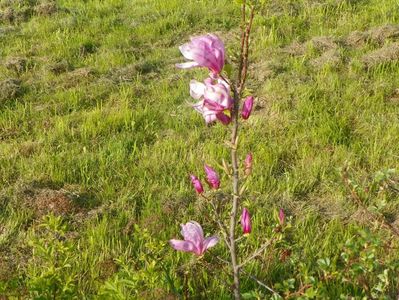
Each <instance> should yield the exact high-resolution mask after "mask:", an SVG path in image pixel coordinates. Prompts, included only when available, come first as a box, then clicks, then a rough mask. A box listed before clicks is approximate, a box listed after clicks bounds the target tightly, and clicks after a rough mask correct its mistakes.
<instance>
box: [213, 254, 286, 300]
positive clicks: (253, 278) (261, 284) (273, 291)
mask: <svg viewBox="0 0 399 300" xmlns="http://www.w3.org/2000/svg"><path fill="white" fill-rule="evenodd" d="M215 257H216V258H217V259H218V260H220V261H221V262H224V263H225V264H227V265H229V264H230V262H228V261H227V260H224V259H223V258H221V257H219V256H215ZM241 272H242V273H243V274H244V275H246V276H248V277H249V278H250V279H252V280H253V281H255V282H256V283H257V284H259V285H260V286H262V287H264V288H265V289H266V290H268V291H269V292H271V293H273V294H276V295H279V294H278V293H277V292H276V291H275V290H273V289H272V288H271V287H269V286H267V285H266V284H264V283H263V282H262V281H260V280H259V279H258V278H256V277H255V276H254V275H251V274H249V273H248V272H246V271H244V270H241Z"/></svg>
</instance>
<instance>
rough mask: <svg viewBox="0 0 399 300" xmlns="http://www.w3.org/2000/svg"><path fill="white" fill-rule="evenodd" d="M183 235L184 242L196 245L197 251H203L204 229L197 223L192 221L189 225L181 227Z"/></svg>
mask: <svg viewBox="0 0 399 300" xmlns="http://www.w3.org/2000/svg"><path fill="white" fill-rule="evenodd" d="M181 234H182V235H183V237H184V240H186V241H189V242H191V243H193V244H194V246H195V248H196V249H198V250H199V249H201V244H202V241H203V240H204V232H203V231H202V227H201V225H200V224H198V223H197V222H195V221H190V222H188V223H187V224H185V225H184V224H182V225H181Z"/></svg>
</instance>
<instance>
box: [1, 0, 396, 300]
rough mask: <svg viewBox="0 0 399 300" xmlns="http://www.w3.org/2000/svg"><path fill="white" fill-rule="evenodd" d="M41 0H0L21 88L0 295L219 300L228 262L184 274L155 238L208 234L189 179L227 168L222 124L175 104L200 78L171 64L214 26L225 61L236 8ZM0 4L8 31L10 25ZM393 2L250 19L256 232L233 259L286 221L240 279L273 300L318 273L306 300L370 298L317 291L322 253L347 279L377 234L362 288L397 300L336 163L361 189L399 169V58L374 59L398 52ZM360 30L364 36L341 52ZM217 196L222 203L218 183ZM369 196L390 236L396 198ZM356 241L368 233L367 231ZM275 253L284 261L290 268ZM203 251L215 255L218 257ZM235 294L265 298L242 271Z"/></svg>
mask: <svg viewBox="0 0 399 300" xmlns="http://www.w3.org/2000/svg"><path fill="white" fill-rule="evenodd" d="M48 2H49V1H47V2H41V1H33V0H32V1H28V0H21V1H15V2H14V3H13V2H12V1H11V2H10V1H6V0H0V12H2V13H1V16H2V17H1V19H0V57H1V62H2V63H1V64H0V82H5V81H6V80H9V79H15V80H16V82H18V85H19V88H18V89H16V90H13V89H15V87H11V90H12V91H15V93H14V94H13V93H10V92H9V89H10V88H8V90H7V89H6V86H5V84H0V89H1V90H0V93H1V94H2V95H6V96H0V296H1V295H5V296H8V297H10V298H11V299H13V297H21V298H29V297H30V298H34V299H47V298H49V297H50V296H49V295H51V291H56V292H55V293H56V296H57V297H58V298H60V299H61V298H64V299H71V298H74V297H75V298H77V299H82V298H88V299H91V298H99V299H112V298H115V299H165V298H166V297H170V298H171V299H173V298H174V297H175V298H179V297H182V298H184V297H189V298H204V299H228V298H229V297H230V292H229V284H230V280H231V279H230V277H229V276H228V272H226V269H225V266H223V264H220V262H218V261H217V260H215V259H214V257H213V256H211V255H205V257H204V258H203V259H202V262H200V263H196V262H194V261H193V260H192V257H191V256H190V255H188V254H182V253H176V252H175V251H173V250H172V249H171V248H170V247H169V246H168V245H167V241H168V239H170V238H172V237H177V236H179V224H180V223H183V222H187V221H189V220H191V219H194V220H197V221H198V222H200V223H201V224H204V228H205V230H206V232H208V233H210V234H211V233H213V232H215V231H216V228H217V227H215V226H214V224H212V222H210V221H209V220H208V219H207V217H206V214H207V210H206V209H205V208H204V205H203V204H201V203H200V201H199V200H198V199H196V196H195V194H194V191H193V189H192V187H191V185H190V182H189V178H188V174H190V173H195V174H198V175H201V177H203V176H202V172H203V171H202V167H203V163H204V162H207V163H209V164H211V165H214V166H216V165H217V164H221V160H222V158H224V159H225V160H227V161H228V159H229V152H228V149H227V148H226V147H225V146H224V145H223V143H222V141H223V140H224V139H227V138H228V132H227V131H226V128H225V127H223V126H221V125H216V126H213V127H206V126H205V125H204V122H203V120H202V118H201V117H200V116H199V115H197V114H196V113H195V112H194V111H193V110H192V109H190V107H189V106H188V105H187V101H191V100H190V97H189V93H188V82H189V80H190V79H191V78H196V79H200V78H202V77H204V76H205V75H206V72H205V71H203V70H193V71H182V70H177V69H175V68H174V64H175V63H177V62H179V61H182V60H183V58H182V56H181V55H180V54H179V51H178V46H179V45H180V44H182V43H184V42H185V41H187V40H188V39H189V37H190V36H191V35H195V34H201V33H205V32H216V33H218V34H219V35H220V36H221V37H222V38H223V39H224V40H225V42H226V47H227V48H228V52H229V54H230V56H232V57H234V53H236V51H237V49H238V24H239V18H240V8H239V6H238V5H237V4H234V1H227V0H220V1H211V0H204V1H195V0H184V1H183V0H165V1H158V0H135V1H128V0H110V1H100V0H91V1H68V0H60V1H57V2H56V7H57V10H56V11H55V12H53V13H51V14H50V13H49V14H46V13H40V10H38V7H39V6H40V5H43V3H48ZM10 7H12V8H13V9H14V11H13V13H14V14H15V19H14V21H12V22H10V21H9V20H7V19H6V18H5V17H4V12H6V11H7V10H8V9H9V8H10ZM398 8H399V6H398V4H397V3H396V1H392V0H378V1H377V0H357V1H355V0H346V1H344V0H330V1H322V0H319V1H318V0H301V1H283V0H270V1H268V3H267V4H266V5H265V6H264V7H262V9H261V10H260V12H259V14H257V16H256V18H255V22H254V31H253V35H252V38H251V49H252V50H251V54H250V59H251V70H250V76H249V79H248V88H249V90H250V91H253V93H254V94H255V95H256V96H257V102H256V103H257V109H256V111H255V112H254V114H253V116H251V118H250V119H249V121H248V122H246V123H245V124H244V125H243V127H242V131H241V132H242V135H241V149H240V157H241V158H242V159H243V158H244V157H245V155H246V153H247V152H248V151H252V152H253V154H254V172H253V175H252V177H251V178H250V179H249V180H250V185H249V190H248V191H247V192H246V194H245V199H244V201H245V203H246V204H247V205H248V208H249V209H250V211H251V212H252V214H253V215H254V218H253V222H254V224H253V227H254V233H253V235H251V237H249V238H248V239H247V244H246V246H245V247H244V246H243V248H242V250H241V251H243V252H244V253H246V252H250V251H251V249H253V248H254V247H255V246H256V245H257V244H259V240H262V239H267V238H268V237H269V236H270V235H271V233H272V226H274V225H275V223H276V216H275V213H276V211H277V210H278V208H280V207H282V208H284V209H285V211H286V213H287V215H288V216H290V218H291V221H290V222H291V223H292V228H291V229H289V230H287V234H286V236H285V237H284V242H283V243H282V244H279V245H276V246H275V247H274V248H273V249H268V250H267V251H266V253H265V255H264V257H263V258H262V259H259V261H258V263H257V264H253V265H250V266H248V269H247V271H248V272H251V273H252V274H254V275H256V276H257V277H258V278H259V279H261V280H262V281H263V282H265V283H266V284H267V285H268V286H271V287H273V288H275V289H277V290H279V292H280V294H281V295H284V291H287V289H285V288H283V287H279V284H280V285H282V284H283V283H284V282H285V281H287V280H289V279H291V278H294V279H295V280H296V281H295V284H294V287H293V288H292V289H291V292H294V291H296V290H298V289H300V287H301V282H302V283H303V282H305V283H308V282H310V281H311V280H310V279H309V278H310V277H314V278H316V280H315V282H316V283H314V285H313V287H312V289H314V290H315V293H316V294H315V295H316V296H314V297H315V298H314V299H327V298H330V299H339V297H340V295H347V296H349V295H351V296H353V297H356V299H360V298H361V297H370V296H369V294H367V292H366V291H365V288H364V286H363V287H362V286H361V284H359V283H357V282H343V281H340V280H339V278H340V277H339V276H337V277H335V278H334V279H331V280H324V281H323V275H322V274H323V271H322V269H320V268H321V267H320V266H319V265H318V259H321V258H326V257H328V258H330V259H331V261H332V262H333V265H334V268H336V270H337V272H339V273H341V274H344V273H345V272H347V270H346V269H345V266H344V263H343V262H342V261H341V253H343V252H345V251H349V250H347V249H349V248H350V247H352V246H345V243H346V242H347V241H348V240H351V239H354V240H355V242H354V244H355V246H353V247H357V246H356V245H358V246H359V245H361V246H359V247H360V248H361V249H360V250H359V249H357V248H356V249H357V250H356V251H358V253H360V254H359V255H362V253H363V254H364V253H368V252H367V251H368V249H369V248H367V247H364V248H362V247H363V245H374V244H373V243H374V242H375V241H377V240H379V239H381V240H383V241H384V243H382V245H381V244H378V243H376V245H375V248H372V247H371V246H370V247H371V248H372V249H374V250H375V256H376V257H378V262H379V263H380V265H378V266H373V267H372V268H371V269H372V270H371V271H370V270H369V269H367V268H368V266H369V264H370V261H369V260H364V261H363V263H364V265H363V267H364V268H365V269H367V270H368V272H369V273H370V274H371V275H370V278H366V279H364V280H365V282H366V283H367V284H369V287H372V285H373V284H374V283H375V281H376V280H377V275H379V274H380V273H381V272H382V271H383V270H384V269H385V268H387V269H390V268H392V270H391V269H390V271H389V272H390V273H389V276H390V277H389V281H390V284H389V285H388V287H387V288H386V289H385V290H384V291H383V292H381V294H379V295H380V297H383V296H385V297H386V299H395V298H396V297H397V293H398V290H399V288H398V286H397V285H398V279H397V276H396V275H395V273H394V272H395V271H397V270H398V269H397V265H398V260H399V256H398V254H397V251H396V253H395V251H393V250H389V249H390V248H386V243H387V242H386V239H388V238H389V236H390V234H389V232H387V231H386V230H384V229H381V228H378V226H377V225H375V224H373V223H370V222H368V221H367V220H365V218H364V215H362V214H361V213H359V211H358V209H357V207H356V205H354V204H353V202H352V201H350V192H349V191H347V190H346V188H345V186H344V184H343V180H342V176H341V173H340V169H341V168H343V167H344V166H347V165H349V167H350V168H349V169H350V176H351V177H352V179H353V180H354V181H356V182H357V183H358V184H359V186H361V187H366V186H368V185H370V184H371V183H372V182H374V181H373V176H374V174H376V173H377V172H378V171H381V170H382V171H383V170H387V169H395V168H396V169H398V168H399V165H398V161H399V159H398V158H399V92H398V88H399V65H398V63H397V61H398V58H399V54H397V53H396V54H395V53H390V52H389V51H388V53H385V54H384V55H382V56H381V55H380V56H378V55H377V58H376V55H375V51H379V49H381V48H383V49H385V48H384V47H388V48H389V47H390V46H391V45H395V43H398V42H399V38H398V36H399V29H396V34H392V35H391V36H389V35H388V36H387V34H385V35H384V32H387V30H385V31H383V33H379V31H378V28H381V26H384V25H387V24H397V23H399V10H398ZM21 11H24V12H25V14H24V15H23V16H24V17H22V13H20V12H21ZM354 31H360V32H364V33H366V32H367V38H365V39H364V40H362V41H358V40H356V41H355V42H353V39H351V38H350V37H351V34H353V32H354ZM320 37H323V39H322V42H320ZM392 51H393V52H394V50H392ZM392 51H391V52H392ZM373 53H374V56H372V55H373ZM395 55H396V56H395ZM370 56H372V63H370ZM11 58H21V59H23V60H24V61H25V64H24V66H23V67H22V71H15V70H13V68H12V67H8V68H7V67H6V66H7V62H9V61H10V60H11ZM7 93H8V94H7ZM7 95H9V96H7ZM218 170H219V171H220V172H222V170H221V169H218ZM391 178H393V179H392V182H393V185H396V187H397V186H398V184H397V181H396V180H397V179H395V177H391ZM222 186H223V187H224V188H225V189H226V192H228V191H229V186H230V184H229V181H228V178H227V176H225V177H223V180H222ZM359 189H360V188H359ZM49 195H50V196H49ZM65 195H66V196H67V198H65V197H66V196H65ZM363 196H364V198H365V199H366V200H365V201H368V202H367V205H369V206H370V207H374V206H375V207H377V208H376V210H378V211H379V212H381V213H382V214H383V215H384V216H385V217H386V218H387V219H388V220H389V222H392V223H395V222H396V223H395V224H398V223H397V222H398V221H397V218H398V217H399V195H398V193H397V190H396V192H395V191H390V190H382V191H380V192H378V186H377V187H375V188H374V189H373V187H372V188H371V189H370V191H369V192H368V193H366V195H363ZM49 199H50V200H49ZM60 199H61V200H60ZM65 199H72V200H73V201H72V202H73V206H74V207H75V208H76V210H74V211H73V210H72V209H70V208H68V207H67V208H65V211H63V212H62V217H61V218H60V219H57V218H54V217H50V219H48V218H47V219H43V215H46V214H47V213H51V212H54V209H53V208H51V207H49V203H50V204H51V203H52V201H54V203H55V205H56V206H59V205H60V202H59V201H61V203H63V202H62V201H65ZM46 201H47V202H46ZM57 201H58V202H57ZM38 210H41V211H44V213H38ZM54 213H56V212H54ZM40 224H42V225H40ZM43 224H45V225H43ZM63 226H64V227H63ZM368 231H370V232H371V233H370V235H371V237H370V238H368V237H362V236H361V234H365V233H364V232H368ZM59 236H62V237H63V238H62V239H60V238H59ZM393 240H394V241H393V242H392V243H391V246H392V247H395V246H397V237H396V240H395V238H394V239H393ZM46 241H47V242H46ZM365 241H366V242H365ZM377 244H378V245H377ZM282 249H289V250H290V251H291V255H290V256H289V257H288V258H287V260H285V261H281V260H280V252H281V250H282ZM387 249H388V250H387ZM212 252H213V253H215V254H217V255H221V256H224V257H226V258H227V256H226V253H225V252H224V250H223V249H222V246H221V245H219V246H218V247H216V248H215V249H214V250H212ZM54 253H57V254H54ZM331 268H333V267H331ZM380 271H381V272H380ZM328 272H330V273H333V272H334V270H332V269H330V270H328ZM373 272H374V273H373ZM330 273H329V274H330ZM396 274H397V273H396ZM348 276H349V275H348ZM355 277H356V276H355ZM355 277H353V278H355ZM367 284H366V285H367ZM62 288H64V291H61V290H62ZM242 289H243V292H245V293H248V292H250V291H253V292H254V293H255V294H256V293H263V296H259V297H266V298H267V297H270V296H271V295H270V293H268V292H267V291H265V290H263V289H262V287H260V286H257V285H256V284H255V283H254V282H253V281H252V280H250V279H248V278H246V277H245V276H243V287H242ZM255 294H254V295H255ZM46 295H47V296H46ZM286 295H288V294H286ZM381 295H383V296H381ZM39 296H42V298H40V297H39ZM302 296H303V297H304V299H308V298H309V299H311V296H310V292H309V294H308V295H302ZM253 297H255V296H253ZM292 297H296V296H292ZM297 297H299V295H298V296H297ZM306 297H308V298H306ZM345 299H347V298H345Z"/></svg>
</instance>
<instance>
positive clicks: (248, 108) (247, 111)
mask: <svg viewBox="0 0 399 300" xmlns="http://www.w3.org/2000/svg"><path fill="white" fill-rule="evenodd" d="M253 106H254V97H253V96H248V97H247V99H245V101H244V104H243V106H242V111H241V117H242V118H243V119H244V120H246V119H248V118H249V116H250V115H251V112H252V107H253Z"/></svg>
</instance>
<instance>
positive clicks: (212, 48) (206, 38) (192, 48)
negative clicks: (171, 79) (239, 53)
mask: <svg viewBox="0 0 399 300" xmlns="http://www.w3.org/2000/svg"><path fill="white" fill-rule="evenodd" d="M179 49H180V52H181V53H182V54H183V56H184V57H185V58H187V59H189V60H192V61H190V62H186V63H181V64H177V65H176V67H178V68H181V69H188V68H193V67H206V68H208V69H209V70H210V71H211V72H212V74H213V75H214V77H216V76H217V75H218V74H220V72H221V71H222V69H223V66H224V57H225V49H224V44H223V42H222V41H221V40H220V39H219V38H218V37H217V36H216V35H214V34H206V35H202V36H196V37H192V38H191V42H189V43H186V44H184V45H182V46H180V47H179Z"/></svg>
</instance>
